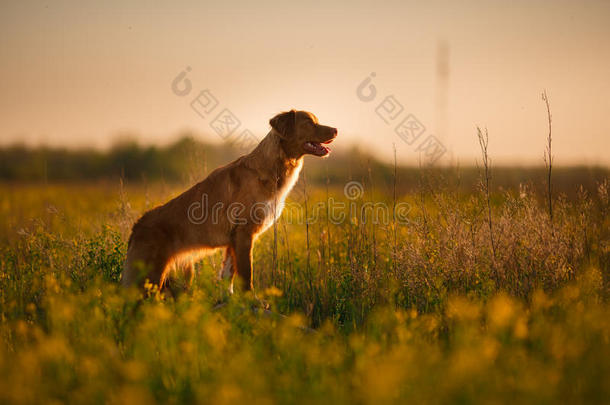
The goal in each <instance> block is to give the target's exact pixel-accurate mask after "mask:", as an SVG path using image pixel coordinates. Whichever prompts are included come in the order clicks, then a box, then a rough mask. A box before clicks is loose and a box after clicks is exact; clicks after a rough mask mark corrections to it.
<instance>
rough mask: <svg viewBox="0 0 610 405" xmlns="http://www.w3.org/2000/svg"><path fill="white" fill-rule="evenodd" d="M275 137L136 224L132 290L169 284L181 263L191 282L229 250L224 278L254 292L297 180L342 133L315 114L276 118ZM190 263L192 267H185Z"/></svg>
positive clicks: (127, 278) (128, 278)
mask: <svg viewBox="0 0 610 405" xmlns="http://www.w3.org/2000/svg"><path fill="white" fill-rule="evenodd" d="M269 124H270V125H271V130H270V131H269V133H268V134H267V136H266V137H265V138H264V139H263V140H262V141H261V142H260V143H259V144H258V146H256V148H255V149H254V150H253V151H252V152H250V153H249V154H247V155H244V156H242V157H240V158H238V159H237V160H235V161H233V162H231V163H229V164H228V165H226V166H223V167H220V168H218V169H216V170H214V171H213V172H212V173H210V175H209V176H208V177H207V178H205V179H204V180H203V181H201V182H200V183H198V184H196V185H195V186H193V187H192V188H190V189H189V190H187V191H185V192H184V193H182V194H181V195H179V196H178V197H176V198H174V199H173V200H171V201H169V202H167V203H166V204H164V205H162V206H159V207H156V208H154V209H152V210H151V211H148V212H146V213H145V214H144V215H143V216H142V217H141V218H140V219H139V220H138V221H137V222H136V223H135V225H134V226H133V228H132V232H131V236H130V238H129V242H128V248H127V257H126V260H125V266H124V270H123V273H122V277H121V283H122V284H123V285H124V286H132V285H137V286H139V287H142V286H143V285H144V284H145V282H146V280H148V282H150V283H152V284H154V285H157V286H158V287H159V288H164V287H165V286H167V282H168V275H169V272H170V269H171V268H172V267H175V265H176V264H177V263H180V262H183V263H181V266H182V267H183V268H184V271H185V273H186V275H187V280H188V282H189V284H190V283H191V281H192V279H193V276H194V269H193V262H192V260H190V261H189V260H185V259H184V258H188V257H192V256H193V255H195V256H201V255H205V254H208V253H209V252H212V251H214V250H215V249H219V248H224V249H225V255H224V260H223V265H222V269H221V270H220V274H219V276H221V277H222V276H224V277H227V278H230V287H229V288H230V292H231V293H232V292H233V282H234V280H235V274H237V275H238V277H239V278H240V279H241V280H242V282H243V283H242V285H243V288H244V289H245V290H252V289H253V284H252V247H253V244H254V241H255V240H256V238H257V237H258V236H259V235H260V234H261V233H263V232H264V231H265V230H266V229H267V228H269V227H270V226H271V225H272V224H273V222H274V221H275V220H277V218H279V216H280V214H281V212H282V208H283V206H284V200H285V199H286V197H287V195H288V193H289V192H290V190H291V189H292V187H293V186H294V184H295V183H296V181H297V180H298V177H299V173H300V171H301V168H302V167H303V159H304V156H305V155H313V156H318V157H326V156H328V154H329V152H330V149H329V148H328V146H326V145H327V144H329V143H331V142H332V141H333V140H334V139H335V138H336V136H337V129H336V128H333V127H330V126H326V125H321V124H320V123H319V121H318V119H317V118H316V116H315V115H313V114H312V113H309V112H307V111H296V110H294V109H293V110H290V111H287V112H282V113H280V114H277V115H276V116H275V117H273V118H272V119H271V120H270V121H269ZM184 261H186V263H184Z"/></svg>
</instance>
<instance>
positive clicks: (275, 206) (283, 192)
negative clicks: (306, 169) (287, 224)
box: [260, 161, 303, 232]
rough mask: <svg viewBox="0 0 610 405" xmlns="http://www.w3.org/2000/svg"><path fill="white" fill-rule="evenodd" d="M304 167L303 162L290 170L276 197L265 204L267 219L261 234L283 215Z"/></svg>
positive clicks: (264, 221)
mask: <svg viewBox="0 0 610 405" xmlns="http://www.w3.org/2000/svg"><path fill="white" fill-rule="evenodd" d="M302 167H303V162H302V161H301V162H299V163H298V164H297V165H296V166H295V167H294V168H292V169H290V170H289V171H288V172H287V173H286V177H285V179H284V182H283V184H282V185H281V186H280V188H278V190H277V192H276V193H275V195H273V196H272V197H271V199H269V200H267V201H265V202H264V204H265V210H264V211H265V218H264V220H263V221H262V222H263V226H262V228H261V230H260V232H264V231H265V230H266V229H267V228H269V227H270V226H271V225H272V224H273V222H275V221H276V220H277V219H278V218H279V217H280V215H282V211H283V210H284V206H285V201H286V197H288V194H290V190H292V188H293V187H294V185H295V183H296V182H297V180H298V179H299V173H300V172H301V168H302Z"/></svg>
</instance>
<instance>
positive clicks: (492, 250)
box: [0, 174, 610, 404]
mask: <svg viewBox="0 0 610 405" xmlns="http://www.w3.org/2000/svg"><path fill="white" fill-rule="evenodd" d="M372 178H373V177H371V181H367V179H363V180H362V181H359V182H358V183H357V184H356V185H355V186H356V187H359V188H357V189H356V191H357V192H355V193H351V194H350V192H349V190H347V188H344V186H343V185H342V184H340V182H333V183H332V184H330V185H329V186H326V185H325V184H323V183H320V182H318V183H315V184H314V183H312V184H311V185H306V184H304V183H303V182H302V181H301V182H299V184H298V185H297V187H296V188H295V190H294V191H293V193H292V194H291V197H290V198H291V201H292V203H293V204H292V207H297V208H298V207H300V208H298V209H294V210H292V211H291V212H286V211H285V212H284V215H283V216H282V217H281V219H280V221H279V222H278V224H277V226H276V227H273V228H271V229H269V231H267V233H266V234H265V235H264V236H263V237H261V238H260V240H259V241H258V242H257V244H256V245H255V251H254V256H255V261H254V269H255V270H254V271H255V282H254V283H255V288H256V290H257V294H258V299H263V300H265V301H266V302H268V303H269V304H270V308H271V311H272V313H271V314H269V313H266V312H264V311H262V310H260V309H256V310H253V309H252V308H257V305H258V299H255V298H254V297H253V296H251V295H243V294H241V293H240V292H239V291H238V292H237V293H236V294H235V295H234V296H231V297H229V296H228V295H227V285H226V284H223V282H219V281H217V280H216V278H215V274H216V270H217V268H218V266H220V262H221V254H220V253H217V254H215V255H213V256H210V257H208V258H207V259H205V260H203V261H202V262H201V263H199V264H198V270H199V271H198V274H197V276H196V278H195V283H194V286H193V287H192V289H191V290H190V291H188V292H186V293H183V294H181V295H179V296H178V297H177V298H173V297H164V296H163V295H161V294H159V293H155V292H154V291H152V292H151V293H150V294H148V295H147V296H146V297H144V298H142V297H140V296H139V295H138V293H136V292H133V291H132V292H128V291H124V290H122V289H121V288H119V286H118V284H117V281H118V279H119V276H120V272H121V269H122V262H123V260H124V255H125V251H126V240H127V238H128V235H129V229H130V226H131V224H132V223H133V221H134V220H135V219H137V217H138V215H139V214H141V213H142V212H143V211H144V210H146V209H147V208H151V207H152V206H154V205H155V204H158V203H161V202H164V201H166V200H167V199H168V198H170V197H171V196H174V195H176V193H179V192H180V191H181V190H182V186H176V185H167V184H164V183H159V182H156V183H151V184H148V185H144V184H131V185H126V186H124V187H121V186H120V185H119V184H117V183H116V182H109V183H102V182H100V183H96V184H82V183H76V184H63V185H62V184H38V185H34V184H29V185H28V184H21V183H20V184H14V183H13V184H11V183H5V184H3V185H2V186H0V242H1V246H2V247H1V251H0V316H1V320H0V336H1V340H2V341H1V344H0V403H55V402H70V403H87V404H89V403H129V404H135V403H155V402H156V403H192V402H202V403H242V401H248V402H251V403H294V402H299V403H311V402H322V403H461V404H463V403H532V404H541V403H542V404H544V403H608V401H609V398H610V304H609V303H608V296H609V291H610V226H609V223H610V218H609V215H608V214H609V210H610V203H609V196H608V192H609V190H608V188H609V183H608V181H607V180H605V181H602V182H597V183H596V184H594V185H593V186H590V187H587V188H583V189H582V190H580V191H579V187H578V184H577V183H570V184H564V185H559V188H562V187H563V188H571V189H573V190H574V192H573V193H572V195H571V196H563V195H562V194H559V193H557V194H556V195H555V196H554V197H553V200H552V202H553V216H552V220H551V218H550V215H549V212H548V207H547V204H546V203H545V198H546V197H545V195H544V194H541V193H540V192H539V191H535V190H536V189H537V188H536V187H528V186H522V187H514V188H506V189H504V190H493V192H492V193H491V195H490V198H489V206H488V204H487V202H488V200H487V196H486V194H485V192H484V190H481V189H477V188H471V189H470V190H464V188H463V187H458V186H456V185H455V184H454V182H453V181H447V180H444V179H443V178H442V176H438V175H430V176H428V175H425V174H422V175H421V178H419V179H418V180H417V181H416V182H415V183H416V184H417V186H416V187H409V189H408V190H406V191H405V190H404V187H402V188H401V187H400V184H399V185H398V187H397V188H398V190H399V191H398V192H397V193H396V197H395V196H394V192H393V190H394V188H393V187H392V186H390V187H387V186H385V185H384V186H383V187H382V186H380V185H379V183H377V182H376V181H375V180H372ZM387 179H388V180H387V184H390V185H391V184H392V179H391V177H387ZM348 181H349V179H348V178H347V177H346V178H345V179H344V183H346V184H347V183H348ZM587 181H589V180H588V179H587ZM583 182H584V181H583ZM352 185H353V184H352ZM542 189H544V187H542ZM331 198H332V199H333V201H334V202H335V203H337V202H342V203H343V204H344V205H343V206H344V207H345V209H344V211H343V212H344V213H345V216H343V217H341V216H340V217H339V218H338V219H337V217H333V216H331V213H330V210H329V199H331ZM367 203H377V204H385V205H379V206H378V207H385V208H388V209H387V210H386V211H384V212H385V213H388V215H385V214H383V213H382V214H380V215H379V216H374V215H373V213H372V211H367V210H363V207H366V206H367ZM397 205H398V206H399V207H402V208H403V210H402V212H399V213H395V211H394V206H397ZM368 206H369V207H370V205H368ZM314 212H315V214H316V215H310V214H312V213H314ZM363 212H364V214H363ZM380 212H381V211H380ZM305 213H307V214H308V215H307V217H310V219H309V220H308V221H305V220H304V217H305ZM219 302H220V303H226V305H224V306H218V305H217V304H218V303H219ZM279 314H282V315H285V316H280V315H279ZM304 326H306V327H304Z"/></svg>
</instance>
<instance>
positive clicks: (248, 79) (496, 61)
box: [0, 0, 610, 165]
mask: <svg viewBox="0 0 610 405" xmlns="http://www.w3.org/2000/svg"><path fill="white" fill-rule="evenodd" d="M443 49H444V50H443ZM187 67H190V69H191V70H190V72H189V73H188V75H187V78H188V80H190V83H191V85H192V90H191V92H190V93H189V94H187V95H185V96H179V95H176V94H175V93H174V92H173V91H172V86H171V84H172V81H173V80H174V78H175V77H176V76H177V75H178V74H180V72H182V71H183V70H184V69H186V68H187ZM0 70H1V72H2V74H1V75H0V111H1V116H2V119H1V120H0V143H2V144H9V143H14V142H23V143H26V144H32V145H38V144H47V145H65V146H69V147H81V146H98V147H107V146H108V145H110V144H112V142H113V141H115V140H116V139H117V137H118V136H119V134H124V133H133V134H137V135H138V137H139V138H140V139H141V140H142V141H144V142H148V143H159V144H163V143H167V142H170V141H172V140H174V139H175V138H176V137H177V135H178V134H179V133H180V132H181V131H183V130H192V131H195V132H196V133H198V134H200V135H201V136H202V137H208V138H209V139H212V140H215V141H220V138H219V137H218V135H216V133H215V132H214V131H213V130H212V129H211V128H210V122H211V120H212V119H213V118H214V115H215V114H216V113H217V112H220V110H221V109H224V108H228V109H229V110H230V111H231V112H233V114H234V115H235V116H236V117H237V118H238V119H239V120H240V121H241V125H240V127H239V128H238V130H237V132H240V131H242V130H244V129H249V130H250V131H251V132H252V133H254V134H256V135H257V136H259V137H261V136H263V135H264V134H266V133H267V131H268V129H269V125H268V121H269V118H271V116H273V115H274V114H275V113H277V112H279V111H282V110H287V109H290V108H297V109H305V110H309V111H312V112H313V113H315V114H316V115H317V116H318V118H319V119H320V121H321V122H322V123H324V124H328V125H332V126H336V127H338V128H339V136H340V137H339V138H338V139H337V141H336V147H338V148H339V147H347V146H349V145H350V144H358V145H360V146H361V147H362V148H363V149H366V150H369V151H371V152H373V153H375V154H376V155H378V156H380V157H384V158H389V156H391V153H392V145H393V144H395V145H396V148H397V154H398V158H399V160H400V162H401V163H403V164H417V159H418V153H417V152H416V148H417V142H414V144H413V145H407V144H406V143H405V142H404V141H403V140H402V139H401V138H400V137H399V136H397V135H396V133H395V132H394V127H395V126H396V122H398V121H399V120H400V119H402V118H403V117H405V116H407V115H408V114H412V115H413V116H415V117H417V119H418V120H419V121H420V122H421V123H422V124H423V125H424V126H425V128H426V131H425V133H424V135H423V137H426V136H428V135H434V136H436V138H437V139H439V140H440V141H441V142H442V143H443V145H445V147H446V148H447V150H448V152H447V153H446V154H445V156H444V157H443V158H442V162H444V163H456V162H459V163H460V164H462V165H467V164H471V163H474V162H475V159H476V157H477V156H478V153H479V149H478V147H479V146H478V143H477V140H476V126H477V125H478V126H482V127H485V126H486V127H487V128H488V130H489V136H490V146H489V149H490V154H491V155H492V158H493V159H494V160H495V162H496V163H520V164H540V163H542V155H543V150H544V142H545V138H546V134H547V117H546V109H545V106H544V103H543V101H542V100H541V96H540V95H541V92H542V90H543V89H546V91H547V93H548V96H549V99H550V103H551V110H552V114H553V135H554V145H553V147H554V154H555V159H556V160H555V161H556V164H558V165H566V164H575V163H586V164H603V165H610V153H608V152H609V150H610V136H609V135H610V102H609V98H610V1H593V0H590V1H581V2H576V1H511V2H506V1H480V2H479V1H464V2H455V1H431V2H421V1H396V2H380V1H367V2H362V1H345V2H342V1H335V2H317V1H314V2H287V1H282V2H271V1H269V2H267V1H263V2H247V1H243V2H220V1H215V2H209V3H207V2H203V1H184V2H169V1H163V2H162V1H156V2H147V1H130V2H120V1H104V2H89V1H73V2H67V1H48V2H37V1H15V2H12V3H9V2H3V3H2V5H0ZM373 72H374V74H375V77H374V78H373V79H372V82H371V83H372V84H373V85H374V86H375V88H376V91H377V94H376V97H375V98H374V99H373V100H372V101H369V102H365V101H362V100H361V98H359V97H358V96H357V91H356V90H357V87H358V86H359V85H360V83H361V82H362V81H363V80H364V79H366V78H367V77H369V75H370V74H371V73H373ZM442 72H445V74H442ZM205 89H207V90H209V92H210V93H211V94H213V96H214V97H215V98H216V99H217V100H218V102H219V104H218V107H216V109H215V110H213V111H212V112H211V113H210V116H207V117H205V118H202V117H201V116H199V115H198V114H197V113H195V112H194V111H193V109H192V108H191V106H190V103H191V101H192V100H193V99H194V98H195V97H196V96H197V95H198V94H199V92H200V91H201V90H205ZM386 96H394V99H395V100H397V101H398V102H400V103H401V104H402V106H403V107H404V111H403V112H402V113H401V115H399V116H398V117H397V118H396V119H397V120H398V121H396V122H394V124H392V125H391V124H386V123H385V122H384V121H383V120H382V118H380V117H379V115H378V114H377V113H376V108H377V106H378V105H379V104H380V103H381V102H382V101H383V99H384V98H385V97H386ZM423 137H422V138H420V139H423Z"/></svg>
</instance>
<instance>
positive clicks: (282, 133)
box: [269, 110, 337, 158]
mask: <svg viewBox="0 0 610 405" xmlns="http://www.w3.org/2000/svg"><path fill="white" fill-rule="evenodd" d="M269 124H271V128H272V129H273V130H274V131H275V132H276V134H277V135H278V136H279V137H280V138H281V139H282V147H283V148H284V151H285V152H286V154H288V155H289V156H291V157H299V158H300V157H301V156H303V155H307V154H309V155H314V156H321V157H323V156H326V155H328V154H329V153H330V149H329V148H328V147H327V146H325V144H329V143H331V142H332V141H333V139H335V137H336V136H337V128H333V127H328V126H326V125H321V124H320V123H319V122H318V119H317V118H316V116H315V115H313V114H312V113H310V112H307V111H296V110H290V111H288V112H283V113H280V114H278V115H276V116H275V117H273V118H271V120H270V121H269Z"/></svg>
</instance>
